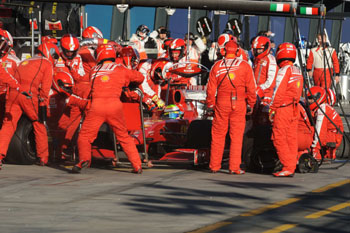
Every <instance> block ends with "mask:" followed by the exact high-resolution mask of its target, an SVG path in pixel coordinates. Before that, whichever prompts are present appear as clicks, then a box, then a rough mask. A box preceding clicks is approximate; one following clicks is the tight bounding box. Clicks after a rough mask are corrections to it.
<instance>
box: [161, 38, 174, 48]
mask: <svg viewBox="0 0 350 233" xmlns="http://www.w3.org/2000/svg"><path fill="white" fill-rule="evenodd" d="M173 40H174V39H173V38H168V39H165V40H164V43H163V45H162V48H163V49H164V50H168V47H169V45H170V44H171V42H172V41H173Z"/></svg>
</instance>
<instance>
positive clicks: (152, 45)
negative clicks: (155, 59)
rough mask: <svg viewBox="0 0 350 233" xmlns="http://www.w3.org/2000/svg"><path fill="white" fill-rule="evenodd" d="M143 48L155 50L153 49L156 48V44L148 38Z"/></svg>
mask: <svg viewBox="0 0 350 233" xmlns="http://www.w3.org/2000/svg"><path fill="white" fill-rule="evenodd" d="M145 48H146V49H155V48H157V44H156V42H155V41H154V39H153V38H151V37H148V40H147V41H146V43H145Z"/></svg>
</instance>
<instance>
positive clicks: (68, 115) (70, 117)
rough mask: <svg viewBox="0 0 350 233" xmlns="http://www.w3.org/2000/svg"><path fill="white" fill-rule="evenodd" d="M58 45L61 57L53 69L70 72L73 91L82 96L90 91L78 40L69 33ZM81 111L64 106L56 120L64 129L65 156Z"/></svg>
mask: <svg viewBox="0 0 350 233" xmlns="http://www.w3.org/2000/svg"><path fill="white" fill-rule="evenodd" d="M60 46H61V57H62V58H60V59H59V61H58V62H57V64H56V67H55V71H56V72H67V73H70V74H71V76H72V77H73V79H74V83H76V86H75V88H74V90H75V92H78V93H77V94H78V95H79V96H84V94H83V93H85V92H89V91H90V82H88V81H85V78H86V77H88V75H86V74H85V71H84V67H83V61H82V58H81V57H80V55H79V54H78V51H79V48H80V44H79V40H78V38H77V37H75V36H73V35H71V34H66V35H64V36H63V37H62V39H61V41H60ZM84 84H85V85H84ZM86 95H87V94H86ZM82 112H83V111H82V110H81V109H80V108H79V107H78V106H66V108H65V110H64V114H63V115H62V116H61V119H60V120H59V122H58V125H59V128H61V129H63V130H65V131H66V134H65V138H64V141H63V144H62V153H63V155H65V156H69V155H70V154H71V152H70V150H69V149H68V148H69V146H70V144H71V140H72V138H73V135H74V133H75V131H76V130H77V128H78V126H79V124H80V119H81V117H82Z"/></svg>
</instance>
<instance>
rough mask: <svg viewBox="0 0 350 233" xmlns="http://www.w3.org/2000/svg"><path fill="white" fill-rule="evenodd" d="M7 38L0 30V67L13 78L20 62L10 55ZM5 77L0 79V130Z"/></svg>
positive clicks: (5, 88)
mask: <svg viewBox="0 0 350 233" xmlns="http://www.w3.org/2000/svg"><path fill="white" fill-rule="evenodd" d="M8 36H9V34H7V33H6V31H5V30H2V29H0V65H1V67H2V68H1V69H2V72H6V73H8V74H9V75H10V76H12V77H13V76H14V74H15V71H16V69H17V65H18V64H19V62H20V60H19V59H18V58H17V57H16V56H15V55H13V54H12V53H11V51H12V49H11V44H12V41H11V40H10V39H8ZM11 38H12V37H11ZM6 77H8V75H6V74H5V75H2V76H1V77H0V128H1V125H2V121H3V118H4V114H5V102H6V93H7V89H8V85H7V84H6V81H5V80H4V79H5V78H6Z"/></svg>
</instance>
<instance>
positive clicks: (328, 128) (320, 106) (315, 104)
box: [307, 86, 344, 160]
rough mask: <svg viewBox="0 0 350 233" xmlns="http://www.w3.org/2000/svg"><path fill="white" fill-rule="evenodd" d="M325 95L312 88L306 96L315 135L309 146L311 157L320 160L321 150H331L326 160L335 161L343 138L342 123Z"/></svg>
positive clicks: (319, 88) (320, 88) (321, 91)
mask: <svg viewBox="0 0 350 233" xmlns="http://www.w3.org/2000/svg"><path fill="white" fill-rule="evenodd" d="M326 95H327V93H326V91H325V90H324V88H322V87H319V86H314V87H311V88H310V91H309V92H308V94H307V98H308V101H309V103H310V110H311V111H312V113H313V114H314V117H315V131H316V132H315V135H314V140H313V142H312V145H311V149H312V153H313V157H314V158H315V159H317V160H321V159H322V155H321V152H322V150H321V149H323V148H327V147H329V148H332V149H333V150H331V152H332V153H331V154H329V155H328V156H329V157H327V158H328V159H335V158H336V155H335V152H336V149H337V148H338V147H339V146H340V143H341V142H342V138H343V132H344V127H343V122H342V120H341V118H340V116H339V114H338V113H337V112H336V111H335V109H334V108H333V107H332V106H331V105H329V104H328V103H327V101H326V99H327V97H326Z"/></svg>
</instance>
